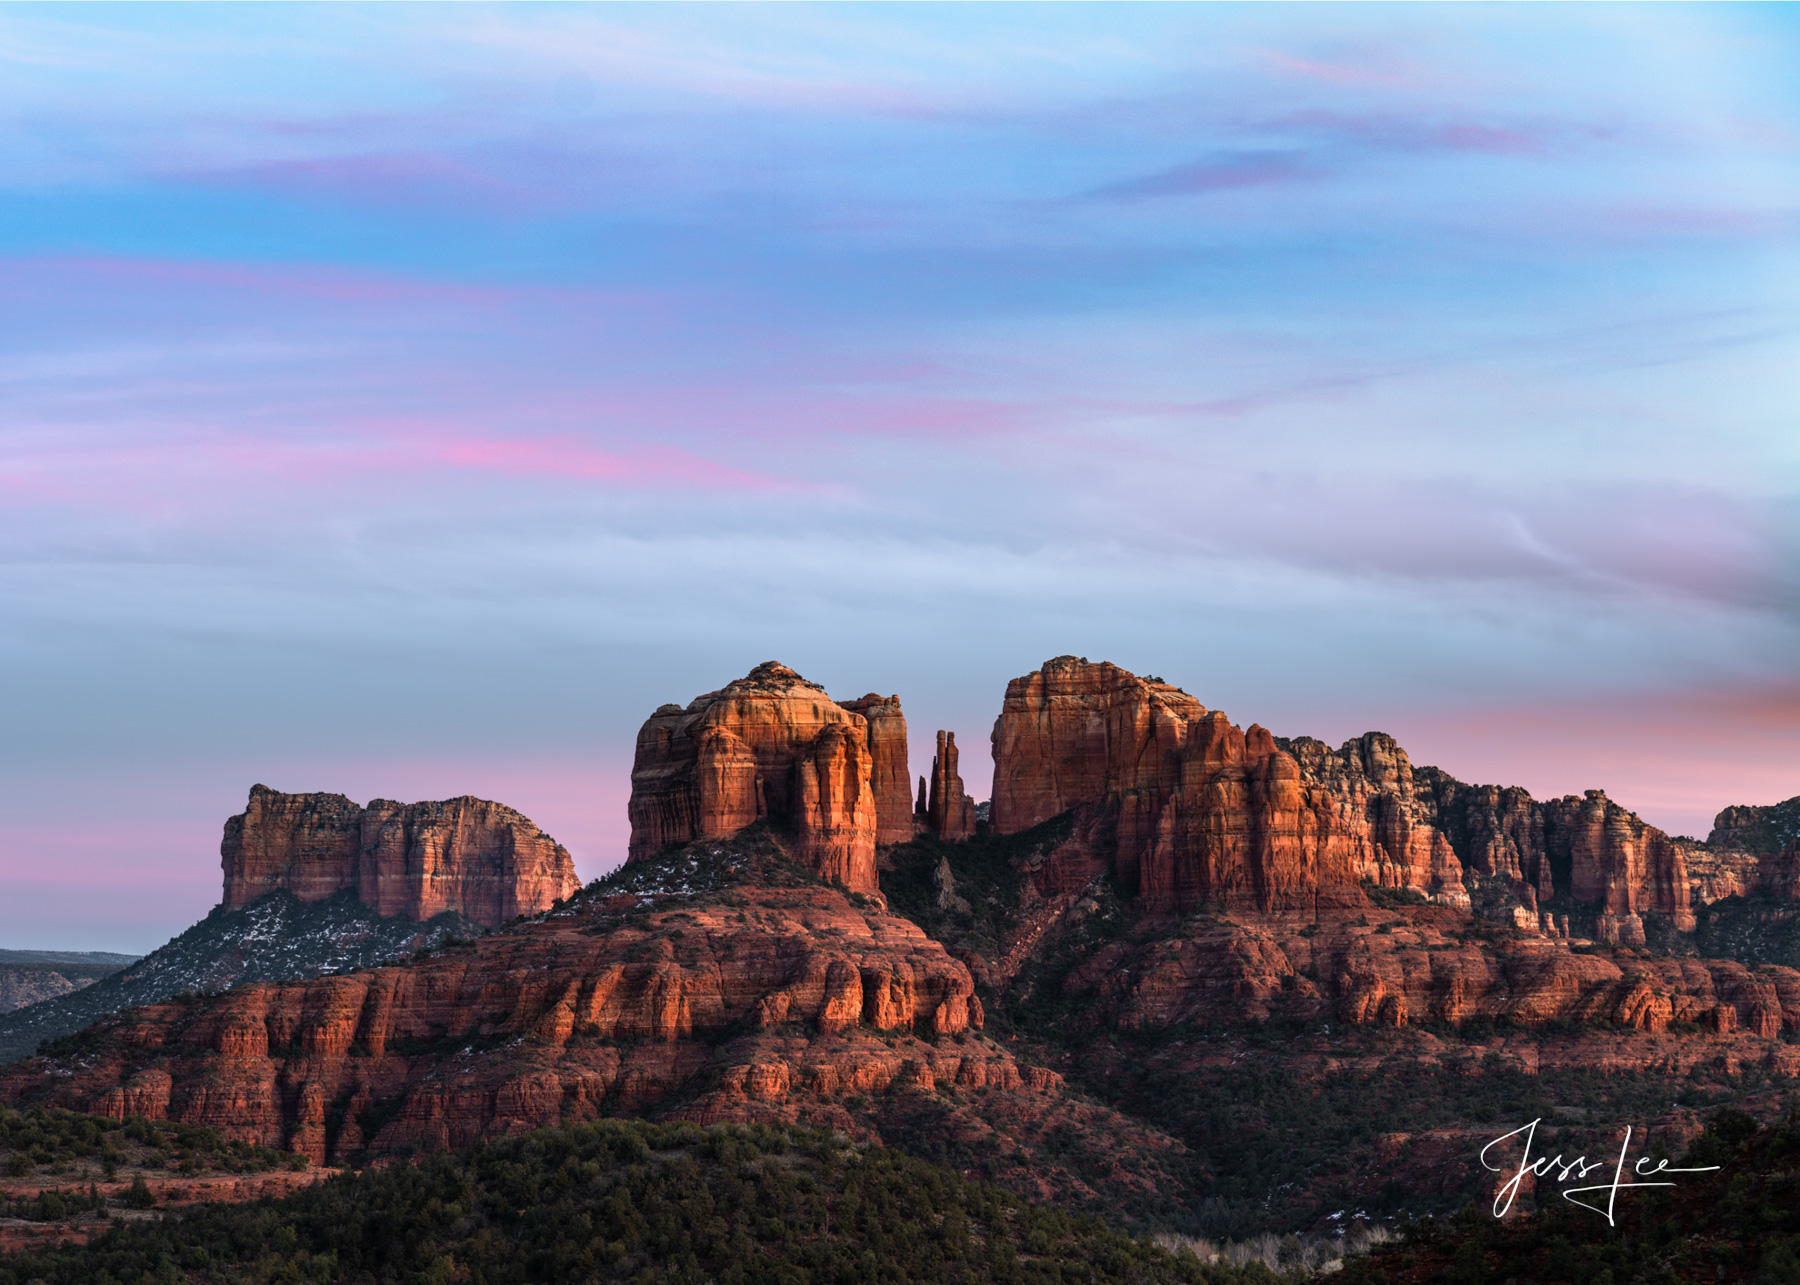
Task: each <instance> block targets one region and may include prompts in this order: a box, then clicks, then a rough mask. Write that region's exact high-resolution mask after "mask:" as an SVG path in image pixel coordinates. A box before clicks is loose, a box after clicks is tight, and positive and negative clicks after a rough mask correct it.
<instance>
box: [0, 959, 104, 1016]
mask: <svg viewBox="0 0 1800 1285" xmlns="http://www.w3.org/2000/svg"><path fill="white" fill-rule="evenodd" d="M137 958H138V957H137V956H136V955H115V954H112V953H111V952H110V951H99V950H95V951H70V950H60V951H59V950H0V1013H10V1012H12V1011H13V1010H14V1009H19V1008H24V1007H26V1006H27V1005H29V1004H36V1003H39V1002H41V1001H43V1000H47V999H55V998H56V997H57V996H59V995H67V994H68V993H69V992H71V991H78V990H80V989H82V987H84V986H92V985H93V984H94V983H95V982H97V981H99V980H100V979H101V978H102V977H106V976H108V975H109V974H112V973H116V972H118V971H119V970H120V969H121V968H123V967H125V966H126V965H127V964H130V963H133V962H134V961H135V960H136V959H137Z"/></svg>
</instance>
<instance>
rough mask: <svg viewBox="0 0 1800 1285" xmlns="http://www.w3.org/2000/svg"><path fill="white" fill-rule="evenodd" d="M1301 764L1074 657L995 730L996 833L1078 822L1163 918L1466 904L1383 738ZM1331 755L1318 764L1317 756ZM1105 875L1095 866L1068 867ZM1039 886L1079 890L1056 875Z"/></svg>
mask: <svg viewBox="0 0 1800 1285" xmlns="http://www.w3.org/2000/svg"><path fill="white" fill-rule="evenodd" d="M1353 745H1354V746H1355V747H1356V752H1355V753H1354V754H1352V753H1350V748H1351V747H1346V750H1345V752H1344V753H1343V755H1341V756H1334V755H1332V754H1330V752H1329V751H1326V750H1325V749H1324V747H1323V746H1322V745H1319V744H1318V743H1317V742H1309V743H1306V744H1305V748H1303V749H1302V750H1301V751H1300V757H1299V758H1296V756H1295V755H1294V754H1289V753H1287V752H1285V751H1283V750H1282V749H1280V748H1279V747H1278V746H1277V745H1276V743H1275V739H1274V737H1273V736H1271V735H1270V734H1269V733H1268V732H1267V731H1265V730H1264V729H1263V728H1261V727H1256V726H1252V727H1251V728H1250V730H1249V732H1248V733H1245V732H1241V731H1239V730H1238V729H1237V728H1236V727H1235V726H1233V725H1232V724H1231V722H1230V721H1229V720H1228V719H1226V718H1225V717H1224V715H1222V714H1218V713H1210V714H1209V713H1208V712H1207V710H1206V709H1205V707H1204V706H1202V705H1201V704H1200V703H1199V702H1198V701H1196V700H1194V698H1193V697H1191V696H1189V695H1187V694H1186V693H1185V692H1182V691H1181V690H1180V689H1178V688H1175V687H1171V686H1170V685H1168V684H1167V683H1164V682H1162V681H1161V680H1158V679H1140V678H1137V677H1135V676H1134V675H1131V674H1128V673H1126V672H1125V671H1124V670H1122V669H1119V668H1118V667H1117V666H1114V665H1108V664H1091V663H1089V662H1087V661H1085V660H1077V659H1075V658H1073V657H1068V656H1063V657H1058V658H1057V659H1055V660H1053V661H1050V662H1048V663H1046V664H1045V666H1044V667H1043V669H1041V670H1039V671H1038V672H1036V673H1034V674H1029V675H1027V676H1026V677H1024V678H1019V679H1014V680H1013V682H1012V683H1011V684H1009V685H1008V687H1007V695H1006V704H1005V706H1004V708H1003V709H1002V712H1001V715H1000V719H999V721H998V722H997V723H996V724H995V728H994V754H995V759H994V804H993V813H994V828H995V829H996V830H997V831H999V832H1000V833H1013V832H1017V831H1019V830H1023V829H1026V828H1028V827H1030V826H1032V825H1036V824H1038V823H1040V822H1042V821H1044V820H1046V819H1048V818H1049V817H1050V816H1054V815H1056V814H1057V813H1059V812H1061V811H1064V810H1068V809H1070V808H1082V809H1086V810H1088V811H1090V812H1092V814H1093V818H1094V819H1093V820H1091V821H1088V822H1084V823H1083V828H1084V829H1085V830H1087V831H1088V832H1090V833H1091V834H1093V835H1094V836H1095V838H1096V840H1097V841H1098V842H1100V843H1102V844H1104V843H1106V842H1107V831H1108V830H1109V829H1110V831H1111V844H1112V847H1113V851H1112V854H1111V862H1112V867H1113V869H1114V871H1115V872H1116V873H1117V874H1118V875H1119V877H1120V878H1122V879H1124V880H1126V881H1127V884H1128V885H1131V886H1135V887H1136V889H1137V892H1138V895H1139V897H1140V898H1141V899H1142V902H1143V904H1144V906H1145V907H1146V908H1147V909H1150V910H1163V909H1168V910H1186V909H1191V908H1193V907H1195V906H1198V905H1202V904H1206V903H1219V904H1223V905H1227V906H1245V907H1254V908H1257V909H1262V910H1274V909H1284V908H1301V907H1309V908H1310V907H1317V906H1332V905H1360V904H1363V897H1362V894H1361V892H1360V891H1359V886H1360V884H1361V883H1362V882H1364V881H1369V882H1373V883H1377V884H1380V885H1384V886H1393V887H1413V888H1417V889H1419V890H1420V891H1423V892H1426V893H1428V894H1430V895H1433V896H1435V897H1437V898H1439V899H1441V900H1443V901H1446V902H1449V903H1452V904H1467V894H1466V893H1465V892H1464V891H1463V889H1462V885H1461V879H1460V876H1461V867H1460V865H1459V864H1458V863H1457V860H1456V857H1455V853H1454V852H1453V851H1452V849H1451V847H1450V845H1449V843H1448V841H1447V840H1446V839H1445V838H1444V836H1443V835H1441V834H1440V833H1438V832H1437V831H1436V830H1435V829H1433V828H1432V827H1431V826H1430V825H1429V824H1426V823H1425V822H1424V821H1423V820H1422V819H1421V817H1420V816H1419V809H1418V808H1417V807H1416V806H1415V805H1414V803H1413V801H1412V797H1411V790H1412V780H1411V768H1410V765H1408V764H1407V762H1406V758H1405V755H1404V753H1402V752H1401V751H1400V750H1399V747H1398V746H1396V745H1394V743H1393V741H1392V739H1391V738H1388V737H1384V736H1381V735H1380V734H1372V735H1371V736H1370V737H1365V738H1364V739H1363V741H1362V742H1354V743H1353ZM1314 747H1316V748H1314ZM1067 857H1068V858H1071V859H1074V860H1075V861H1076V862H1077V863H1078V864H1082V865H1084V866H1086V865H1092V864H1093V862H1094V860H1095V856H1094V854H1092V853H1084V854H1080V855H1079V856H1078V855H1077V854H1074V853H1069V854H1067ZM1045 872H1046V873H1045V874H1044V875H1042V876H1041V877H1040V880H1039V882H1040V884H1043V885H1044V886H1045V887H1046V888H1048V886H1049V885H1050V884H1055V885H1058V886H1062V885H1066V884H1067V882H1068V880H1067V879H1066V878H1065V877H1064V872H1063V871H1061V870H1058V869H1054V868H1052V866H1051V865H1050V864H1048V863H1047V864H1046V866H1045Z"/></svg>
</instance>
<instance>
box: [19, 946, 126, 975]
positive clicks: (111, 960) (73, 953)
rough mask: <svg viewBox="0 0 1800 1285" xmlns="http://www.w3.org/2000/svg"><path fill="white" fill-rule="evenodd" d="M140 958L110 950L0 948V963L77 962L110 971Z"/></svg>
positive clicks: (115, 970)
mask: <svg viewBox="0 0 1800 1285" xmlns="http://www.w3.org/2000/svg"><path fill="white" fill-rule="evenodd" d="M142 958H143V956H142V955H118V954H114V953H113V952H112V951H110V950H0V964H79V965H83V966H90V965H91V966H92V967H95V968H106V969H108V970H110V971H112V972H117V971H118V970H119V969H121V968H123V967H125V965H127V964H131V963H136V962H137V961H138V960H140V959H142Z"/></svg>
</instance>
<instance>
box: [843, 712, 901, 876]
mask: <svg viewBox="0 0 1800 1285" xmlns="http://www.w3.org/2000/svg"><path fill="white" fill-rule="evenodd" d="M840 704H842V705H843V707H844V708H845V709H847V710H849V711H850V712H851V713H853V714H861V715H862V716H863V718H864V719H865V720H867V722H868V738H869V757H870V760H871V762H872V763H873V767H872V769H871V773H870V778H869V784H870V786H871V787H872V788H873V789H874V791H875V842H876V843H877V844H886V843H905V842H906V841H907V840H909V839H911V838H912V837H913V801H912V790H911V788H910V785H911V774H910V770H909V769H908V766H907V761H906V715H904V714H902V713H901V712H900V698H899V697H898V696H877V695H876V694H875V693H874V692H870V693H869V694H868V695H867V696H864V697H861V698H860V699H858V700H853V701H842V702H840Z"/></svg>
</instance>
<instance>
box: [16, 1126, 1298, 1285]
mask: <svg viewBox="0 0 1800 1285" xmlns="http://www.w3.org/2000/svg"><path fill="white" fill-rule="evenodd" d="M1277 1279H1278V1278H1277V1277H1275V1275H1274V1274H1273V1273H1271V1272H1270V1271H1269V1270H1268V1269H1267V1268H1266V1267H1264V1266H1262V1265H1261V1264H1260V1263H1251V1264H1249V1265H1247V1266H1244V1267H1230V1266H1226V1265H1223V1264H1206V1263H1202V1262H1201V1261H1200V1260H1199V1258H1197V1257H1195V1256H1194V1255H1192V1254H1171V1253H1168V1252H1166V1251H1164V1250H1162V1249H1159V1248H1156V1247H1155V1246H1153V1245H1151V1244H1149V1243H1148V1242H1146V1241H1138V1240H1132V1239H1129V1238H1127V1237H1125V1236H1122V1235H1120V1234H1118V1233H1116V1232H1113V1231H1109V1230H1108V1229H1107V1228H1106V1227H1105V1226H1104V1225H1103V1224H1102V1223H1101V1222H1100V1221H1099V1220H1098V1219H1093V1218H1084V1217H1079V1216H1072V1215H1069V1214H1066V1213H1063V1212H1060V1211H1056V1210H1050V1209H1044V1208H1034V1207H1032V1206H1030V1205H1027V1204H1025V1203H1024V1202H1023V1201H1021V1200H1019V1199H1018V1198H1017V1197H1015V1196H1012V1195H1009V1194H1007V1193H1005V1192H1003V1191H1001V1190H999V1189H998V1188H995V1187H991V1186H988V1185H987V1184H984V1183H978V1182H969V1181H966V1180H964V1179H963V1178H961V1177H960V1176H958V1175H957V1174H955V1173H954V1172H952V1171H950V1170H948V1169H945V1168H942V1167H940V1166H936V1165H931V1164H927V1163H925V1162H923V1161H920V1160H917V1159H914V1158H911V1157H908V1156H905V1155H903V1154H901V1153H899V1152H895V1151H890V1150H887V1149H884V1148H881V1147H876V1146H865V1147H856V1146H852V1145H850V1144H849V1143H847V1142H846V1141H845V1140H844V1138H843V1137H842V1136H841V1135H836V1134H830V1133H822V1132H818V1131H813V1130H805V1129H799V1128H788V1127H774V1126H746V1125H719V1126H714V1127H712V1128H705V1129H703V1128H700V1127H699V1126H696V1125H691V1124H646V1123H643V1122H641V1121H623V1120H605V1121H600V1122H598V1123H594V1124H583V1125H573V1126H568V1127H564V1128H560V1129H547V1130H543V1131H540V1132H538V1133H535V1134H529V1135H526V1136H523V1137H518V1138H509V1139H505V1140H503V1141H499V1142H494V1143H489V1144H482V1145H478V1146H476V1147H474V1148H472V1149H471V1150H469V1151H466V1152H463V1153H445V1154H439V1155H435V1156H430V1157H426V1158H423V1159H421V1160H419V1161H418V1162H417V1163H416V1164H410V1165H409V1164H397V1165H394V1166H392V1167H389V1168H384V1169H370V1170H365V1171H364V1172H362V1173H358V1174H345V1175H343V1176H340V1177H337V1178H334V1179H331V1180H329V1181H327V1182H324V1183H321V1184H319V1185H317V1186H315V1187H311V1188H308V1189H307V1190H305V1191H301V1192H298V1193H296V1194H294V1195H292V1196H288V1197H286V1198H284V1199H282V1200H280V1201H262V1202H259V1203H257V1204H255V1205H212V1206H200V1207H196V1208H194V1209H191V1210H188V1211H186V1212H183V1213H181V1214H179V1215H170V1216H168V1217H165V1218H163V1219H161V1220H159V1221H156V1222H151V1223H138V1224H134V1225H131V1226H127V1227H122V1228H118V1229H116V1230H113V1231H111V1232H109V1233H107V1234H106V1235H104V1236H102V1237H100V1238H99V1239H97V1240H95V1241H93V1242H92V1243H90V1244H88V1245H86V1246H84V1247H79V1248H74V1247H69V1248H60V1249H55V1250H41V1251H38V1252H34V1253H24V1254H16V1255H10V1256H0V1285H26V1283H27V1282H33V1281H42V1282H44V1285H89V1283H92V1285H137V1282H140V1281H156V1282H192V1283H194V1285H212V1283H213V1282H224V1281H233V1282H239V1281H241V1282H256V1283H262V1282H268V1283H271V1285H273V1283H274V1282H305V1281H317V1282H328V1281H329V1282H343V1283H344V1285H361V1283H363V1282H368V1283H369V1285H374V1283H376V1282H385V1281H397V1280H404V1281H419V1282H431V1283H441V1282H450V1281H459V1282H469V1283H470V1285H502V1283H507V1285H511V1283H513V1282H521V1283H522V1282H538V1281H543V1282H563V1281H596V1282H598V1281H631V1282H634V1285H660V1283H662V1282H695V1283H696V1285H698V1283H699V1282H703V1281H716V1282H719V1283H720V1285H738V1283H740V1282H741V1283H744V1285H761V1283H763V1282H768V1283H769V1285H814V1283H815V1282H817V1283H823V1282H833V1283H834V1285H835V1283H838V1282H842V1283H844V1285H850V1283H851V1282H871V1283H876V1282H892V1283H894V1285H907V1283H910V1282H929V1281H943V1282H957V1283H958V1285H961V1283H963V1282H971V1283H973V1282H1019V1283H1020V1285H1027V1283H1033V1282H1044V1283H1045V1285H1052V1283H1054V1285H1064V1283H1067V1285H1075V1283H1077V1282H1080V1283H1082V1285H1106V1283H1109V1282H1132V1283H1138V1282H1142V1283H1144V1285H1160V1283H1161V1282H1171V1283H1174V1282H1189V1283H1192V1285H1272V1283H1273V1282H1275V1281H1276V1280H1277Z"/></svg>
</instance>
